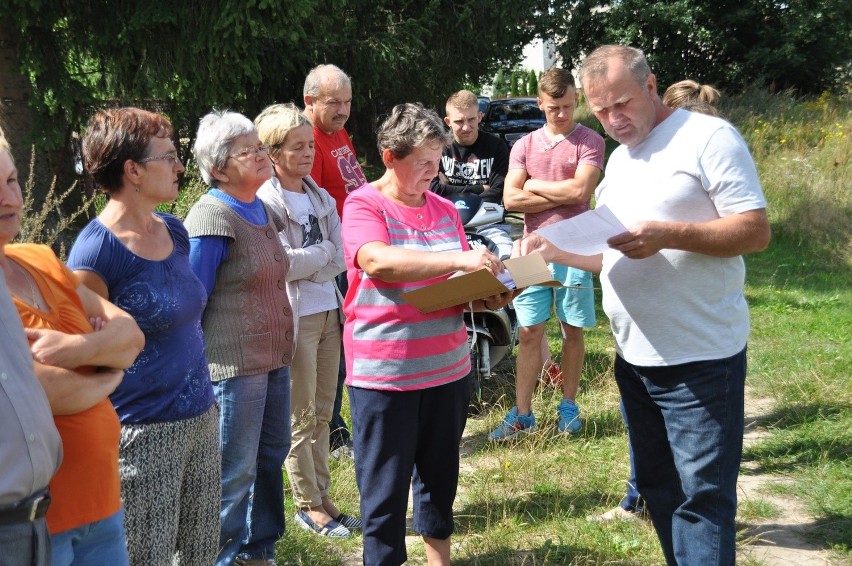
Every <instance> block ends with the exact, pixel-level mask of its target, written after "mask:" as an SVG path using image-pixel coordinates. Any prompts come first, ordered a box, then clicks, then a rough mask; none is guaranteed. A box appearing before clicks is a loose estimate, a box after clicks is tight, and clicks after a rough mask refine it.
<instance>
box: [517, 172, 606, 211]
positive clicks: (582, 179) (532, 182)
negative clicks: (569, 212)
mask: <svg viewBox="0 0 852 566" xmlns="http://www.w3.org/2000/svg"><path fill="white" fill-rule="evenodd" d="M600 178H601V170H600V169H598V168H597V167H595V166H594V165H588V164H583V165H579V166H578V167H577V171H576V172H575V173H574V178H573V179H565V180H563V181H542V180H541V179H527V180H526V182H525V183H524V190H526V191H529V192H531V193H533V194H536V195H538V196H540V197H543V198H545V199H547V200H548V201H550V202H552V203H553V204H554V205H562V204H583V203H587V202H589V199H590V198H592V193H593V192H594V191H595V187H597V186H598V180H599V179H600Z"/></svg>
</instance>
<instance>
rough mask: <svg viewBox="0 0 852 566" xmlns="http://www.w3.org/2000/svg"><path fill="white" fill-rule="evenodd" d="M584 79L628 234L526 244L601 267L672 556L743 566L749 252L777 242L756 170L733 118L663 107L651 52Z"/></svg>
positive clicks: (622, 383) (660, 529)
mask: <svg viewBox="0 0 852 566" xmlns="http://www.w3.org/2000/svg"><path fill="white" fill-rule="evenodd" d="M580 78H581V81H582V83H583V87H584V92H585V95H586V100H587V102H588V104H589V106H590V108H591V109H592V111H593V112H594V113H595V116H596V117H597V118H598V120H599V121H600V123H601V124H602V125H603V127H604V129H605V130H606V131H607V133H608V134H609V135H610V136H612V137H613V138H614V139H616V140H617V141H619V142H621V144H622V145H621V146H620V147H619V148H617V149H616V150H615V152H613V154H612V155H611V156H610V159H609V162H608V163H607V167H606V173H605V177H604V180H603V182H602V183H601V184H600V186H599V187H598V189H597V191H596V200H597V205H598V206H601V205H607V206H608V207H609V208H610V209H611V210H612V212H613V213H615V215H616V216H617V217H618V218H619V219H620V220H621V222H622V223H623V224H624V225H625V226H628V227H629V228H628V231H627V232H624V233H622V234H619V235H617V236H614V237H612V238H610V240H609V241H608V244H609V246H610V248H611V249H610V250H609V251H607V252H605V253H604V254H602V255H599V256H594V257H584V256H577V255H574V254H571V253H569V252H565V251H562V250H558V249H556V248H555V247H553V246H552V244H550V243H549V242H547V241H546V240H543V239H542V238H541V237H539V236H532V237H530V238H527V239H525V241H523V242H521V243H520V244H519V245H518V249H519V251H520V253H530V252H533V251H540V252H542V253H543V254H544V256H545V258H547V259H549V260H551V261H559V262H562V263H567V264H571V265H575V266H577V267H580V268H583V269H588V270H591V271H600V273H601V287H602V289H603V307H604V310H605V312H606V313H607V316H608V317H609V319H610V323H611V326H612V331H613V334H614V335H615V341H616V358H615V379H616V382H617V383H618V387H619V390H620V391H621V395H622V400H623V402H624V411H625V422H626V423H627V428H628V435H629V439H630V444H631V447H632V449H633V454H634V458H635V460H634V462H635V465H636V482H637V487H638V489H639V491H640V492H641V493H642V495H643V496H644V497H645V500H646V502H647V508H648V510H649V513H650V515H651V520H652V521H653V523H654V526H655V528H656V530H657V536H658V537H659V539H660V543H661V545H662V548H663V553H664V554H665V557H666V561H667V562H668V563H669V564H688V565H691V564H701V565H721V564H725V565H731V566H733V564H734V563H735V558H736V552H735V538H736V527H735V522H734V518H735V515H736V507H737V494H736V483H737V475H738V473H739V465H740V458H741V454H742V436H743V402H744V386H745V373H746V355H745V354H746V341H747V338H748V333H749V318H748V306H747V305H746V302H745V297H744V296H743V285H744V279H745V265H744V262H743V259H742V257H741V256H742V254H746V253H752V252H757V251H760V250H763V249H764V248H765V247H766V246H767V245H768V244H769V239H770V228H769V222H768V220H767V217H766V201H765V199H764V197H763V192H762V191H761V188H760V182H759V181H758V177H757V171H756V169H755V166H754V162H753V160H752V158H751V155H750V154H749V151H748V148H747V147H746V144H745V142H744V141H743V139H742V137H741V136H740V135H739V133H738V132H737V131H736V129H735V128H734V127H733V126H731V125H730V124H729V123H727V122H725V121H724V120H722V119H720V118H716V117H712V116H705V115H702V114H696V113H692V112H687V111H685V110H673V109H671V108H668V107H666V106H665V105H663V103H662V101H661V100H660V98H659V96H658V95H657V83H656V78H655V77H654V75H653V74H651V70H650V68H649V67H648V63H647V61H646V60H645V56H644V55H643V54H642V52H641V51H639V50H638V49H634V48H631V47H627V46H622V45H607V46H603V47H600V48H598V49H596V50H595V51H594V52H592V53H591V54H590V55H589V56H588V57H587V58H586V60H585V61H584V64H583V68H582V71H581V74H580Z"/></svg>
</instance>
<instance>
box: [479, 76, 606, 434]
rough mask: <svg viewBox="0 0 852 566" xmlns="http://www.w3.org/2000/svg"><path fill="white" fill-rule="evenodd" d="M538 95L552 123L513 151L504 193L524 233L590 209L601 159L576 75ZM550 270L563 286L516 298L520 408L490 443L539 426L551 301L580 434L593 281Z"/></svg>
mask: <svg viewBox="0 0 852 566" xmlns="http://www.w3.org/2000/svg"><path fill="white" fill-rule="evenodd" d="M538 90H539V96H538V105H539V107H540V108H541V109H542V111H543V112H544V114H545V117H546V120H547V121H546V123H545V125H544V126H543V127H542V128H541V129H539V130H536V131H534V132H532V133H530V134H529V135H527V136H525V137H523V138H521V139H520V140H519V141H518V142H517V143H516V144H515V145H514V146H513V147H512V152H511V154H510V157H509V173H508V174H507V175H506V182H505V184H504V188H503V204H504V205H505V207H506V209H507V210H516V211H521V212H523V213H524V234H525V235H526V234H530V233H532V231H533V230H537V229H538V228H541V227H544V226H547V225H549V224H554V223H556V222H559V221H560V220H565V219H567V218H571V217H573V216H576V215H578V214H581V213H583V212H585V211H587V210H588V209H589V200H590V198H591V195H592V191H593V190H594V188H595V185H596V184H597V182H598V179H599V178H600V174H601V169H602V168H603V160H604V141H603V138H602V137H601V136H600V135H598V134H597V133H595V132H594V131H593V130H591V129H589V128H587V127H585V126H583V125H581V124H577V123H575V122H574V110H575V109H576V107H577V101H578V95H577V91H576V89H575V87H574V77H572V76H571V73H570V72H569V71H566V70H563V69H551V70H549V71H547V72H546V73H545V74H544V75H543V76H542V77H541V80H540V81H539V87H538ZM550 269H551V271H552V273H553V276H554V279H556V280H558V281H559V282H561V283H563V284H564V285H565V287H558V288H556V289H554V288H553V287H543V286H533V287H530V288H528V289H527V290H525V291H524V292H523V293H521V294H520V295H519V296H518V297H517V298H516V299H515V302H514V304H515V312H516V313H517V315H518V326H519V332H518V338H519V349H518V367H517V371H516V387H517V389H516V393H515V396H516V403H517V404H516V406H515V407H513V408H512V410H511V411H509V414H508V415H506V417H505V419H503V422H502V423H501V424H500V425H499V426H498V427H497V428H496V429H495V430H494V431H492V432H491V434H489V438H490V439H491V440H498V441H499V440H507V439H509V438H513V437H514V436H516V435H517V434H518V433H522V432H530V431H533V430H535V428H536V423H535V416H534V415H533V413H532V407H531V402H532V395H533V390H534V389H535V384H536V378H537V377H538V375H539V373H540V372H541V370H542V364H543V363H544V360H543V356H542V351H541V350H542V349H541V343H542V342H541V341H542V336H543V335H544V324H545V322H547V320H548V319H549V318H550V313H551V309H552V308H553V306H554V302H555V307H556V312H557V316H558V317H559V321H560V323H561V325H562V335H563V342H562V395H563V399H562V402H561V403H560V404H559V407H558V408H557V412H558V414H559V431H560V432H565V433H577V432H579V431H580V430H581V429H582V425H581V423H580V420H579V409H578V408H577V405H576V403H575V400H574V398H575V396H576V394H577V389H578V386H579V383H580V373H581V371H582V368H583V357H584V355H585V346H584V342H583V327H588V326H594V324H595V305H594V292H593V291H592V276H591V274H590V273H587V272H583V271H580V270H577V269H574V268H570V267H566V266H564V265H558V264H551V265H550ZM554 300H555V301H554Z"/></svg>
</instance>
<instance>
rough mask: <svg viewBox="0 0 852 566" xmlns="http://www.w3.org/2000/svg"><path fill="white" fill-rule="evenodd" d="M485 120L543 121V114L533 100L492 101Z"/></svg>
mask: <svg viewBox="0 0 852 566" xmlns="http://www.w3.org/2000/svg"><path fill="white" fill-rule="evenodd" d="M487 120H489V121H503V120H544V113H543V112H542V111H541V109H540V108H539V107H538V105H537V104H536V103H535V100H506V101H500V100H494V101H492V102H491V105H490V106H489V108H488V117H487Z"/></svg>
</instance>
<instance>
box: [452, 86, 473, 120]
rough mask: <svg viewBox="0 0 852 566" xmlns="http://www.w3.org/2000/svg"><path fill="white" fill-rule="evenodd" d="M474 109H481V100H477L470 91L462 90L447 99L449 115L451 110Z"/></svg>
mask: <svg viewBox="0 0 852 566" xmlns="http://www.w3.org/2000/svg"><path fill="white" fill-rule="evenodd" d="M474 107H476V108H477V109H479V99H478V98H476V95H475V94H473V93H472V92H471V91H469V90H460V91H458V92H454V93H453V94H451V95H450V97H449V98H448V99H447V107H446V111H447V114H449V113H450V108H457V109H459V110H466V109H468V108H474Z"/></svg>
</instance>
